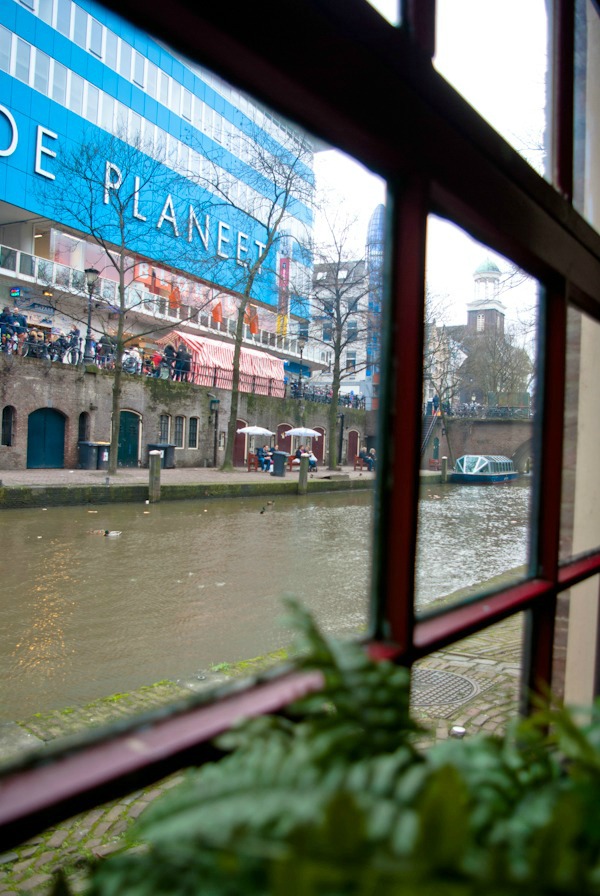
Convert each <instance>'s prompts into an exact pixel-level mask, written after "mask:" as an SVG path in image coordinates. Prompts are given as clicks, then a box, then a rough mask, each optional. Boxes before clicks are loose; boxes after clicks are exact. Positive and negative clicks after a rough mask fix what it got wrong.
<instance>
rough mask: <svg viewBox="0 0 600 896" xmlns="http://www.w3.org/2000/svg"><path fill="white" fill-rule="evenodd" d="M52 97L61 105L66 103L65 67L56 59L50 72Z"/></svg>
mask: <svg viewBox="0 0 600 896" xmlns="http://www.w3.org/2000/svg"><path fill="white" fill-rule="evenodd" d="M52 99H53V100H55V101H56V102H57V103H60V105H61V106H66V105H67V69H66V68H65V66H64V65H63V64H62V63H60V62H57V61H56V59H55V60H54V71H53V74H52Z"/></svg>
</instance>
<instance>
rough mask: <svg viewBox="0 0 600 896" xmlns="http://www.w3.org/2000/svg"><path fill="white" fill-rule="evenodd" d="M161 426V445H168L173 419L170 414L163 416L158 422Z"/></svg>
mask: <svg viewBox="0 0 600 896" xmlns="http://www.w3.org/2000/svg"><path fill="white" fill-rule="evenodd" d="M158 425H159V436H158V438H159V441H160V442H161V443H163V444H164V443H166V442H168V441H169V436H170V430H171V418H170V417H169V415H168V414H161V415H160V417H159V421H158Z"/></svg>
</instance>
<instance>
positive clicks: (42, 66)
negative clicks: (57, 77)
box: [33, 50, 50, 96]
mask: <svg viewBox="0 0 600 896" xmlns="http://www.w3.org/2000/svg"><path fill="white" fill-rule="evenodd" d="M33 86H34V87H35V89H36V90H38V91H39V92H40V93H43V94H44V96H48V90H49V89H50V57H49V56H47V55H46V54H45V53H42V51H41V50H36V51H35V72H34V75H33Z"/></svg>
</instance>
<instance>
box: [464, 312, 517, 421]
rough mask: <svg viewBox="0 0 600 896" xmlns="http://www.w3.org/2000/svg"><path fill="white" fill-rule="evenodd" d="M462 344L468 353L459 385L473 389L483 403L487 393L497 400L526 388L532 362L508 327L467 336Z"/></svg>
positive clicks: (486, 398) (486, 400) (486, 399)
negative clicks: (501, 330) (500, 330)
mask: <svg viewBox="0 0 600 896" xmlns="http://www.w3.org/2000/svg"><path fill="white" fill-rule="evenodd" d="M464 347H465V350H466V351H467V355H468V356H467V358H466V360H465V361H464V363H463V365H462V367H461V370H460V378H461V386H462V387H463V388H467V389H468V390H471V389H472V390H473V391H475V392H477V393H478V394H479V396H480V398H481V401H482V403H483V404H487V403H488V396H489V395H490V393H491V394H493V395H495V396H497V398H496V400H498V398H499V397H500V396H510V395H517V394H522V393H526V392H528V391H529V388H530V386H531V382H532V376H533V364H532V362H531V358H530V357H529V355H528V353H527V351H526V350H525V348H524V347H523V346H522V345H520V344H519V342H518V340H517V336H516V334H515V333H514V332H513V331H512V329H510V328H506V330H505V332H504V333H500V332H498V331H497V330H491V331H488V332H485V333H477V334H474V335H471V336H469V337H468V338H467V339H465V341H464Z"/></svg>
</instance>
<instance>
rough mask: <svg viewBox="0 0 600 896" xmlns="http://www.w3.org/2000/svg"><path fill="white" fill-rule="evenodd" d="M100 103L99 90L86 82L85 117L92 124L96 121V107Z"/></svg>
mask: <svg viewBox="0 0 600 896" xmlns="http://www.w3.org/2000/svg"><path fill="white" fill-rule="evenodd" d="M99 103H100V91H99V90H98V88H97V87H94V85H93V84H88V85H87V88H86V98H85V117H86V118H87V120H88V121H89V122H91V123H92V124H96V123H97V121H98V107H99Z"/></svg>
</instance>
